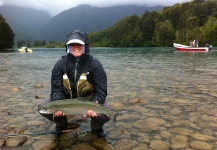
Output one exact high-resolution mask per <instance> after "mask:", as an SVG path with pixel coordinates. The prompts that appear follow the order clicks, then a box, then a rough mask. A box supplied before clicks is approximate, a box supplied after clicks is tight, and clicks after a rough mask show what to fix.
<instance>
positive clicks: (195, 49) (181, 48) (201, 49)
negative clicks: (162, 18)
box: [173, 43, 212, 52]
mask: <svg viewBox="0 0 217 150" xmlns="http://www.w3.org/2000/svg"><path fill="white" fill-rule="evenodd" d="M173 46H174V47H175V48H176V50H177V51H180V52H208V51H210V50H211V48H212V47H211V46H210V47H192V46H186V45H182V44H177V43H173Z"/></svg>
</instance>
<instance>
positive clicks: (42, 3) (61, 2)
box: [0, 0, 191, 16]
mask: <svg viewBox="0 0 217 150" xmlns="http://www.w3.org/2000/svg"><path fill="white" fill-rule="evenodd" d="M190 1H191V0H0V5H3V4H9V5H13V6H20V7H29V8H35V9H42V10H47V12H48V13H49V14H50V15H51V16H54V15H56V14H58V13H60V12H62V11H63V10H67V9H69V8H71V7H73V6H77V5H79V4H89V5H91V6H97V7H107V6H114V5H124V4H136V5H139V6H142V5H146V6H155V5H163V6H170V5H173V4H176V3H183V2H190Z"/></svg>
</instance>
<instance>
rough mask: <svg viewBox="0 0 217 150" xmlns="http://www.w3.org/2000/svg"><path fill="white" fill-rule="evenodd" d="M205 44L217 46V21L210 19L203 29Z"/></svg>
mask: <svg viewBox="0 0 217 150" xmlns="http://www.w3.org/2000/svg"><path fill="white" fill-rule="evenodd" d="M201 30H202V33H203V34H202V37H203V42H204V43H209V44H213V45H217V40H216V39H217V19H216V18H214V17H210V18H209V19H208V21H207V23H206V24H205V25H204V26H202V27H201Z"/></svg>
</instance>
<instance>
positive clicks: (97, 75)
mask: <svg viewBox="0 0 217 150" xmlns="http://www.w3.org/2000/svg"><path fill="white" fill-rule="evenodd" d="M92 66H93V68H92V69H93V73H92V75H93V76H92V81H93V86H94V95H93V97H92V101H94V102H95V101H98V102H99V103H100V104H103V103H104V101H105V99H106V96H107V75H106V72H105V71H104V68H103V66H102V64H101V63H100V61H99V60H97V59H94V61H93V65H92Z"/></svg>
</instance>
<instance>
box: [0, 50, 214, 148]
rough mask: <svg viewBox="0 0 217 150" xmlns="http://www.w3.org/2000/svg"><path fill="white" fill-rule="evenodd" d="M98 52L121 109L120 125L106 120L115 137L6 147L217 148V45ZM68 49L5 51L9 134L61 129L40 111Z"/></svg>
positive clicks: (1, 99)
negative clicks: (199, 49) (179, 49)
mask: <svg viewBox="0 0 217 150" xmlns="http://www.w3.org/2000/svg"><path fill="white" fill-rule="evenodd" d="M90 54H91V55H93V56H94V57H96V58H98V59H99V60H100V61H101V63H102V64H103V66H104V69H105V71H106V73H107V77H108V96H107V100H108V101H109V102H110V104H111V105H112V106H113V107H114V109H115V110H116V111H117V112H118V113H119V116H118V117H117V121H116V122H115V125H114V124H113V123H112V122H109V123H107V124H106V125H105V126H104V130H105V133H106V136H107V139H106V140H102V139H98V138H93V137H90V135H86V137H85V136H81V137H74V136H73V135H74V134H73V133H71V132H69V133H66V134H68V135H63V136H62V137H61V138H62V139H61V138H60V139H58V140H57V139H56V137H55V135H52V134H51V135H50V134H47V135H36V136H32V135H31V136H25V135H23V136H24V138H23V136H14V137H13V136H12V137H11V136H4V137H2V138H0V146H1V147H0V148H7V147H9V148H16V149H30V150H31V149H73V150H77V149H85V148H86V149H90V150H91V149H93V150H94V149H96V150H98V149H116V150H146V149H147V150H161V149H162V150H164V149H165V150H166V149H168V150H171V149H172V150H173V149H174V150H175V149H184V150H190V149H201V150H202V149H211V150H215V149H217V108H216V104H217V101H216V99H217V92H216V89H217V51H212V52H209V53H179V52H176V51H174V48H92V49H91V50H90ZM62 55H65V50H64V49H33V53H18V52H10V53H0V62H1V63H0V112H1V113H0V118H1V119H0V126H1V128H0V134H1V135H3V134H8V133H9V134H25V133H32V132H36V133H37V132H44V131H53V130H54V129H55V125H54V123H52V122H50V121H48V120H46V119H45V118H43V117H42V116H40V115H39V114H38V112H37V104H38V103H39V102H40V101H41V99H43V98H46V97H48V96H49V94H50V77H51V70H52V68H53V66H54V64H55V62H56V61H57V60H58V59H59V58H60V57H61V56H62ZM37 85H38V86H43V87H35V86H37ZM80 129H83V130H90V127H89V122H88V121H87V122H84V121H83V122H82V125H81V126H80ZM18 137H19V139H18ZM21 137H22V138H23V140H21ZM19 140H20V141H19ZM16 142H17V143H19V144H17V145H16ZM1 143H3V144H1Z"/></svg>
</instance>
